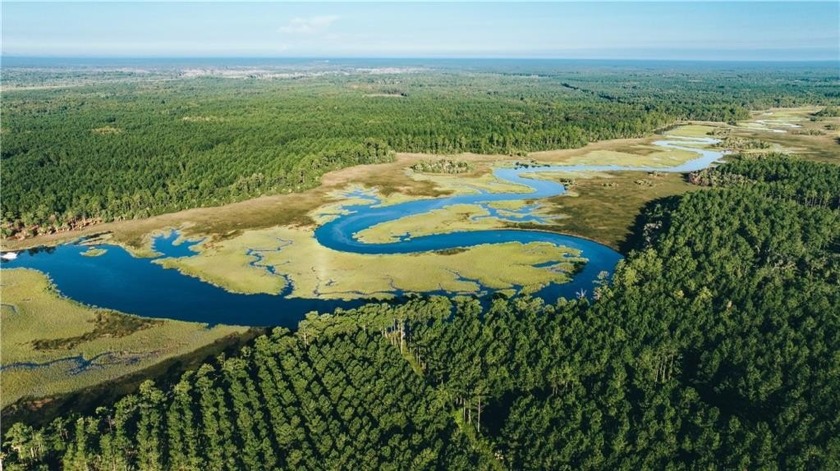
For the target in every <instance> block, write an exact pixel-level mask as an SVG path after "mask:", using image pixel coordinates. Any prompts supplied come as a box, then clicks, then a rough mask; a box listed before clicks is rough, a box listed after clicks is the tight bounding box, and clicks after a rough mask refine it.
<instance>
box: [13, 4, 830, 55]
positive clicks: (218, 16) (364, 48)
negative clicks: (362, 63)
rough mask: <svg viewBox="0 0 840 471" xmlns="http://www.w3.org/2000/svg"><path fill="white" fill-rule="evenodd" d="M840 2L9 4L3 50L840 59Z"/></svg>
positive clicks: (35, 52)
mask: <svg viewBox="0 0 840 471" xmlns="http://www.w3.org/2000/svg"><path fill="white" fill-rule="evenodd" d="M838 21H840V2H836V1H828V2H807V3H806V2H751V1H742V2H699V3H693V2H661V3H656V2H627V1H624V2H613V3H596V2H561V3H548V2H544V3H520V2H515V3H482V2H472V3H411V2H400V3H354V2H338V3H263V2H256V3H228V2H186V3H171V2H170V3H157V2H69V3H46V2H8V1H3V4H2V36H3V37H2V39H3V44H2V53H3V55H6V56H9V55H15V56H68V57H112V56H117V57H178V56H190V57H225V56H239V57H241V56H248V57H550V58H555V57H556V58H620V59H703V60H838V54H839V53H838V49H840V34H839V33H838V29H840V27H839V26H838Z"/></svg>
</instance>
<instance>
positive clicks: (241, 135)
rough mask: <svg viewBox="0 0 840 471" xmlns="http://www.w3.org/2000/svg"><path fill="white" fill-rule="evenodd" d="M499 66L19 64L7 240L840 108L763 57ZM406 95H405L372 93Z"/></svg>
mask: <svg viewBox="0 0 840 471" xmlns="http://www.w3.org/2000/svg"><path fill="white" fill-rule="evenodd" d="M493 67H495V70H494V69H493V68H492V67H491V68H490V69H487V70H480V71H478V72H473V73H459V72H455V71H451V70H448V69H446V68H442V69H441V70H437V71H431V70H428V71H425V72H422V73H399V74H376V75H371V74H367V73H361V72H358V71H356V72H353V73H349V74H347V75H344V74H332V73H326V74H313V73H308V72H307V73H301V74H298V75H295V74H292V75H294V77H295V79H289V78H282V77H288V76H289V74H288V73H287V72H288V71H283V72H284V73H282V74H270V73H268V74H264V75H261V77H263V79H261V80H255V79H250V78H247V77H248V75H247V74H246V75H244V76H242V77H240V78H230V77H231V76H237V75H236V74H233V75H230V74H228V75H227V76H226V74H221V76H199V77H196V78H181V79H177V80H173V79H172V78H173V76H177V75H178V74H177V73H175V72H172V71H168V72H165V73H164V72H159V73H157V75H155V74H152V75H151V76H148V75H147V76H144V77H145V78H144V79H140V78H139V77H140V76H143V74H135V73H132V72H119V71H112V72H110V73H105V74H104V75H103V77H105V78H104V79H103V81H102V83H92V82H91V81H90V74H89V73H88V72H89V71H81V72H78V73H74V72H73V71H55V70H51V71H44V72H43V75H44V76H45V77H43V78H38V72H37V71H32V70H29V69H26V70H23V69H21V70H15V69H12V70H6V69H4V72H3V73H4V87H9V88H4V92H3V101H2V105H0V106H2V114H3V118H4V120H3V129H2V133H3V148H2V155H0V158H2V162H3V172H2V175H0V184H2V187H3V196H4V198H3V207H2V234H3V235H4V236H9V235H18V236H20V237H25V236H28V235H33V234H44V233H51V232H54V231H64V230H71V229H78V228H80V227H84V226H86V225H89V224H92V223H95V222H99V221H111V220H123V219H133V218H144V217H148V216H151V215H156V214H162V213H167V212H173V211H176V210H181V209H185V208H194V207H198V206H209V205H221V204H225V203H230V202H233V201H239V200H244V199H248V198H253V197H255V196H258V195H264V194H272V193H283V192H289V191H300V190H304V189H307V188H312V187H314V186H317V185H318V183H319V178H320V176H321V175H323V174H324V173H325V172H327V171H330V170H333V169H337V168H342V167H347V166H352V165H357V164H365V163H376V162H384V161H388V160H390V159H392V158H393V157H392V153H393V151H401V152H433V153H443V154H454V153H458V152H465V151H466V152H479V153H497V154H504V155H517V154H520V153H522V152H530V151H543V150H550V149H558V148H570V147H580V146H582V145H584V144H586V143H587V142H592V141H597V140H604V139H614V138H621V137H640V136H644V135H646V134H648V133H650V132H651V131H653V130H655V129H658V128H661V127H662V126H664V125H667V124H669V123H672V122H674V121H677V120H685V119H700V120H715V121H733V120H743V119H747V118H748V117H749V112H748V110H749V109H759V108H766V107H769V106H792V105H799V104H805V103H818V102H828V101H830V100H832V99H834V98H832V97H833V96H834V95H833V94H834V92H833V89H832V87H831V85H832V84H834V83H835V82H834V81H835V80H836V74H834V71H832V70H825V71H816V72H814V73H812V74H811V75H809V77H808V80H807V81H802V79H801V72H800V71H796V70H785V69H780V70H778V71H768V70H761V69H751V68H749V67H747V68H745V69H744V70H728V69H710V70H706V69H702V68H701V69H692V68H687V69H686V70H684V71H680V72H674V73H672V72H669V73H667V74H663V73H662V71H659V70H650V69H648V70H646V69H630V70H624V69H622V70H612V69H590V68H586V67H582V68H574V67H573V68H566V67H564V68H559V69H558V68H552V67H546V66H543V65H535V66H534V70H531V71H522V70H518V69H516V68H511V67H509V66H505V65H503V64H502V65H498V66H493ZM62 74H63V75H62ZM62 77H64V79H66V81H67V82H61V80H62ZM701 79H702V80H701ZM56 82H57V83H59V85H54V84H55V83H56ZM68 82H69V83H72V84H74V85H76V86H73V87H62V86H61V85H60V84H61V83H68ZM794 82H795V83H796V86H795V87H794V86H790V85H791V84H792V83H794ZM43 83H48V84H50V86H56V87H57V88H38V86H39V85H41V84H43ZM30 84H35V87H34V88H32V87H30V88H27V86H28V85H30ZM395 90H399V94H400V96H401V98H399V99H390V98H387V99H384V98H375V97H371V96H368V95H370V94H382V93H386V94H393V93H395Z"/></svg>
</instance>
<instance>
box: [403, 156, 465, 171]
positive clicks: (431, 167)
mask: <svg viewBox="0 0 840 471" xmlns="http://www.w3.org/2000/svg"><path fill="white" fill-rule="evenodd" d="M411 169H412V170H414V171H415V172H422V173H450V174H452V173H467V172H470V171H472V165H470V163H469V162H464V161H462V160H449V159H440V160H424V161H422V162H417V163H416V164H414V165H412V166H411Z"/></svg>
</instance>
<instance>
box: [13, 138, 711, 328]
mask: <svg viewBox="0 0 840 471" xmlns="http://www.w3.org/2000/svg"><path fill="white" fill-rule="evenodd" d="M713 142H715V140H713V139H708V138H692V139H688V138H669V140H663V141H657V142H656V143H655V144H656V145H659V146H661V147H667V148H672V149H679V150H689V151H692V152H695V153H698V154H699V155H700V156H699V157H698V158H696V159H693V160H690V161H688V162H686V163H684V164H682V165H679V166H675V167H670V168H661V167H623V166H617V165H557V166H543V167H524V168H499V169H496V170H495V171H494V175H495V176H496V177H497V178H498V179H500V180H502V181H506V182H510V183H514V184H518V185H522V186H523V187H525V188H527V189H530V191H529V192H525V193H488V192H483V191H479V192H478V193H474V194H467V195H457V196H451V197H444V198H435V199H422V200H414V201H409V202H405V203H400V204H394V205H387V206H382V205H380V204H379V200H377V199H376V198H375V197H372V196H366V195H364V194H356V195H354V196H357V197H359V196H360V197H362V198H363V199H365V202H364V203H363V204H356V205H351V206H345V207H344V208H343V209H344V210H345V211H343V213H342V214H340V215H337V217H336V218H334V219H333V220H331V221H329V222H327V223H325V224H323V225H321V226H320V227H318V228H317V229H316V230H315V237H316V239H317V240H318V242H319V243H320V244H322V245H323V246H325V247H328V248H330V249H333V250H338V251H345V252H354V253H362V254H406V253H415V252H424V251H432V250H446V249H454V248H467V247H473V246H476V245H481V244H498V243H504V242H521V243H529V242H549V243H552V244H555V245H558V246H564V247H570V248H573V249H577V250H580V251H581V256H582V257H584V258H586V259H588V262H587V263H586V264H585V265H584V267H583V269H582V270H581V271H579V272H578V273H576V274H575V276H574V278H573V279H572V280H571V281H570V282H568V283H562V284H551V285H549V286H547V287H545V288H543V289H542V290H541V291H539V292H538V293H536V295H537V296H540V297H543V298H544V299H546V300H547V301H549V302H553V300H554V299H556V298H557V297H558V296H566V297H572V296H575V295H576V293H578V292H591V290H592V288H593V282H594V281H595V279H596V277H597V276H598V274H599V273H600V272H602V271H607V272H611V271H612V270H613V269H614V268H615V265H616V263H618V261H619V260H620V259H621V255H620V254H619V253H618V252H616V251H614V250H612V249H611V248H609V247H607V246H604V245H601V244H599V243H597V242H594V241H590V240H586V239H582V238H579V237H574V236H570V235H564V234H557V233H552V232H546V231H536V230H517V229H501V230H480V231H459V232H451V233H445V234H435V235H427V236H420V237H413V238H412V237H408V236H406V237H403V238H401V239H400V240H399V241H395V242H389V243H381V244H372V243H365V242H362V241H360V240H358V239H357V238H356V237H355V236H356V234H358V233H359V232H361V231H363V230H365V229H367V228H370V227H373V226H375V225H377V224H381V223H384V222H388V221H393V220H395V219H399V218H402V217H406V216H411V215H416V214H424V213H428V212H429V211H434V210H437V209H441V208H444V207H446V206H450V205H454V204H473V205H480V206H482V207H484V208H485V209H487V210H488V211H489V212H490V213H491V214H496V213H495V212H494V211H495V210H493V209H492V208H491V207H489V206H488V205H489V204H490V203H493V202H498V201H519V200H534V199H540V198H548V197H552V196H558V195H562V194H564V193H565V191H566V189H565V187H564V186H563V185H562V184H560V183H557V182H553V181H549V180H543V179H539V178H537V175H536V174H539V173H550V172H558V171H562V172H589V171H656V172H680V173H685V172H691V171H695V170H700V169H703V168H706V167H708V166H709V165H711V164H712V163H714V162H715V161H717V160H718V159H720V158H721V157H722V153H721V152H718V151H712V150H704V149H697V148H693V147H686V145H691V144H697V143H713ZM524 209H525V211H520V213H519V214H514V215H513V216H506V217H512V218H513V220H517V221H537V222H538V217H537V216H534V215H531V214H528V211H529V210H530V209H533V206H526V208H524ZM177 238H178V234H177V233H176V232H174V231H173V232H172V233H170V234H168V235H163V236H158V237H156V238H155V239H154V242H153V246H154V249H155V251H157V252H158V253H160V254H162V255H161V256H160V257H157V258H163V257H188V256H194V255H195V252H194V251H192V250H191V247H192V246H193V245H195V244H196V243H197V242H184V243H181V244H176V239H177ZM96 247H99V248H103V249H106V252H105V253H104V254H102V255H99V256H96V257H85V256H81V254H82V253H83V252H85V251H86V250H88V248H89V246H84V245H79V244H65V245H60V246H58V247H53V248H37V249H32V250H28V251H24V252H22V253H20V254H19V256H18V257H17V258H16V259H14V260H4V261H3V267H4V268H22V267H23V268H32V269H36V270H39V271H42V272H44V273H46V274H47V275H48V276H49V277H50V278H51V279H52V281H53V283H54V284H55V286H56V287H57V289H58V290H59V291H60V292H61V293H62V294H64V295H65V296H67V297H69V298H72V299H75V300H77V301H79V302H81V303H84V304H89V305H93V306H98V307H102V308H108V309H115V310H119V311H123V312H128V313H132V314H137V315H141V316H146V317H160V318H169V319H179V320H186V321H196V322H205V323H209V324H236V325H254V326H269V325H278V326H284V327H289V328H295V327H296V326H297V323H298V322H299V321H300V320H301V319H303V317H304V316H305V315H306V313H308V312H311V311H320V312H329V311H332V310H334V309H336V308H344V309H350V308H354V307H358V306H361V305H362V304H365V303H366V302H369V301H368V300H364V299H358V300H352V301H341V300H324V299H302V298H294V297H289V296H288V294H289V292H290V291H291V289H290V288H288V287H287V289H284V290H283V292H281V293H278V294H276V295H269V294H249V295H248V294H237V293H230V292H228V291H225V290H224V289H221V288H218V287H216V286H213V285H211V284H208V283H205V282H203V281H201V280H199V279H197V278H193V277H190V276H185V275H182V274H181V273H179V272H178V271H176V270H172V269H165V268H163V267H161V266H160V265H158V264H156V263H152V261H153V260H155V259H154V258H151V259H150V258H136V257H133V256H131V255H130V254H129V253H128V252H127V251H125V250H124V249H122V248H121V247H118V246H114V245H108V244H102V245H97V246H96ZM248 253H249V254H251V255H252V256H253V257H254V259H255V260H254V262H253V263H252V264H253V265H254V266H257V267H264V266H263V265H261V264H260V263H261V260H262V257H261V256H260V254H258V253H255V252H254V251H249V252H248ZM265 268H267V269H270V267H265ZM270 272H271V273H272V274H274V273H273V270H272V269H270ZM276 275H277V276H282V275H280V274H276ZM395 294H396V295H397V296H403V295H407V294H410V293H403V292H396V293H395ZM423 294H448V293H444V292H429V293H423Z"/></svg>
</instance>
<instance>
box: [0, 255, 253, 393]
mask: <svg viewBox="0 0 840 471" xmlns="http://www.w3.org/2000/svg"><path fill="white" fill-rule="evenodd" d="M2 297H3V305H4V309H3V311H2V316H3V317H2V324H3V328H2V330H0V350H1V351H2V361H3V367H4V369H3V372H2V374H3V380H2V381H3V394H2V401H1V403H2V407H6V406H8V405H9V404H12V403H14V402H16V401H18V400H20V399H21V398H23V397H32V398H38V397H45V396H52V395H56V394H65V393H70V392H73V391H78V390H80V389H84V388H88V387H91V386H94V385H96V384H100V383H102V382H105V381H111V380H114V379H117V378H120V377H122V376H125V375H127V374H130V373H132V372H137V371H139V370H141V369H144V368H148V367H150V366H153V365H155V364H157V363H159V362H161V361H164V360H167V359H171V358H175V357H178V356H181V355H184V354H187V353H189V352H191V351H194V350H197V349H199V348H201V347H203V346H205V345H209V344H212V343H213V342H215V341H217V340H219V339H221V338H224V337H226V336H230V335H237V334H242V333H243V332H245V331H246V330H247V329H245V328H242V327H233V326H216V327H212V328H208V326H207V325H204V324H194V323H188V322H178V321H170V320H150V319H143V318H139V317H135V316H129V315H126V314H121V313H117V312H113V311H107V310H102V309H94V308H89V307H86V306H83V305H81V304H78V303H76V302H74V301H71V300H69V299H67V298H64V297H61V296H60V295H59V294H58V293H57V292H55V290H54V289H53V288H52V286H51V285H50V282H49V280H48V279H47V277H46V276H44V275H43V274H42V273H40V272H37V271H34V270H26V269H3V270H2ZM77 355H81V356H82V357H83V358H85V359H87V360H91V359H93V358H95V357H97V356H98V355H104V356H101V357H100V358H101V361H97V362H95V363H94V364H93V365H91V366H92V367H90V368H83V369H81V370H79V369H78V368H77V365H76V364H75V363H74V362H71V361H60V362H57V363H53V364H52V365H50V366H43V367H38V368H31V369H26V368H8V367H9V365H12V364H14V363H20V362H33V363H39V364H44V363H48V362H51V361H56V360H61V359H64V358H68V357H74V356H77Z"/></svg>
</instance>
